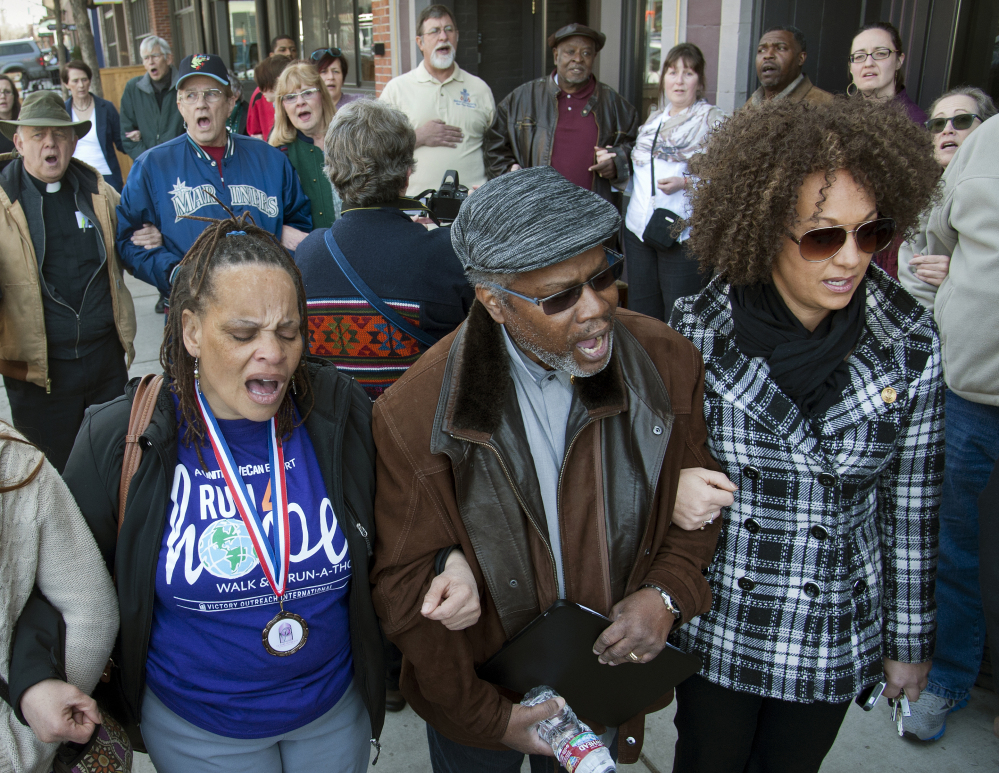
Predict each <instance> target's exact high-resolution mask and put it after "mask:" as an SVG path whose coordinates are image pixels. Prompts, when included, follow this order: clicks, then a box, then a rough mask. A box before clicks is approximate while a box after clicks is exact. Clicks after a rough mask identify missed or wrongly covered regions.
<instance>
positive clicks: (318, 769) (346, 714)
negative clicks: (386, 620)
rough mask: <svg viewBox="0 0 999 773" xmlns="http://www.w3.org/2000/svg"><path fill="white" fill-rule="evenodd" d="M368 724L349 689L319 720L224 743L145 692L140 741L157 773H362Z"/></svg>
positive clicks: (222, 738) (354, 691)
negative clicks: (289, 729) (143, 744)
mask: <svg viewBox="0 0 999 773" xmlns="http://www.w3.org/2000/svg"><path fill="white" fill-rule="evenodd" d="M370 737H371V721H370V719H369V718H368V711H367V709H366V708H365V707H364V701H362V700H361V695H360V693H359V692H358V691H357V688H356V687H355V686H354V685H353V684H351V685H350V687H349V688H348V689H347V692H346V693H344V696H343V697H342V698H341V699H340V700H339V701H338V702H337V704H336V705H335V706H334V707H333V708H332V709H330V710H329V711H327V712H326V713H325V714H323V716H321V717H319V719H316V720H313V721H312V722H310V723H309V724H307V725H305V726H303V727H300V728H298V729H297V730H292V731H291V732H290V733H284V734H283V735H276V736H273V737H271V738H226V737H225V736H222V735H216V734H215V733H209V732H208V731H207V730H202V729H201V728H200V727H195V726H194V725H192V724H191V723H190V722H188V721H187V720H185V719H181V718H180V717H179V716H177V715H176V714H174V713H173V712H172V711H170V709H168V708H167V707H166V706H164V705H163V702H162V701H160V699H159V698H157V697H156V696H155V695H153V693H152V692H151V691H150V690H149V689H148V688H146V692H145V694H144V695H143V699H142V738H143V740H145V742H146V750H147V751H148V752H149V756H150V758H151V759H152V761H153V764H154V765H155V766H156V770H157V772H158V773H232V772H233V771H239V773H282V772H283V773H300V771H309V772H310V773H323V772H324V771H329V772H330V773H364V771H366V770H367V769H368V756H369V751H370V748H371V747H370V745H369V742H368V739H369V738H370Z"/></svg>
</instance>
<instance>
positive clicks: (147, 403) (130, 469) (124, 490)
mask: <svg viewBox="0 0 999 773" xmlns="http://www.w3.org/2000/svg"><path fill="white" fill-rule="evenodd" d="M161 386H163V376H162V375H153V374H152V373H149V374H147V375H145V376H143V377H142V379H141V380H140V381H139V386H138V387H136V389H135V397H134V398H133V399H132V412H131V413H130V414H129V416H128V432H127V433H126V434H125V455H124V456H123V457H122V460H121V483H120V484H119V485H118V533H119V534H121V526H122V524H123V523H125V503H126V502H127V501H128V487H129V486H130V485H131V483H132V477H133V476H134V475H135V471H136V470H138V469H139V462H141V461H142V446H140V445H139V438H140V437H142V433H143V432H145V431H146V430H147V429H148V428H149V422H150V421H152V418H153V411H155V410H156V400H157V398H158V397H159V396H160V387H161Z"/></svg>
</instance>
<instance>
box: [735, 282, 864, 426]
mask: <svg viewBox="0 0 999 773" xmlns="http://www.w3.org/2000/svg"><path fill="white" fill-rule="evenodd" d="M865 287H866V283H865V282H864V281H861V283H860V286H859V287H858V288H857V290H856V292H854V294H853V297H852V298H851V299H850V302H849V303H848V304H847V305H846V307H845V308H842V309H840V310H839V311H834V312H832V313H831V314H829V315H828V316H827V317H826V318H825V319H823V320H822V321H821V322H820V323H819V325H818V327H816V328H815V330H814V332H811V333H810V332H808V330H807V329H806V328H805V326H804V325H802V324H801V322H799V321H798V318H797V317H795V316H794V314H793V313H792V312H791V310H790V309H789V308H788V307H787V304H786V303H784V299H783V298H781V297H780V293H779V292H778V291H777V288H776V287H775V286H774V285H773V284H772V283H767V284H759V285H750V286H744V287H735V286H733V287H732V288H731V289H730V290H729V294H728V297H729V300H730V301H731V302H732V322H733V323H734V325H735V343H736V346H738V347H739V349H740V350H741V351H742V353H743V354H745V355H746V356H747V357H763V358H764V359H766V361H767V364H768V365H769V366H770V377H771V378H772V379H773V380H774V382H775V383H776V384H777V386H779V387H780V388H781V391H782V392H784V394H786V395H787V396H788V397H790V398H791V399H792V400H794V402H795V404H796V405H797V406H798V408H800V409H801V412H802V413H803V414H804V415H805V416H808V417H809V418H810V417H812V416H816V415H818V414H820V413H822V412H823V411H825V410H826V409H827V408H829V407H830V406H831V405H834V404H835V403H836V401H837V400H839V398H840V397H841V395H842V394H843V390H844V389H845V388H846V385H847V384H848V383H849V382H850V368H849V366H848V365H847V364H846V358H847V357H848V356H849V354H850V352H852V351H853V349H854V348H855V347H856V345H857V342H858V341H859V340H860V334H861V333H862V332H863V329H864V309H865V307H866V303H867V302H866V298H867V293H866V291H865Z"/></svg>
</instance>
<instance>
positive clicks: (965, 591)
mask: <svg viewBox="0 0 999 773" xmlns="http://www.w3.org/2000/svg"><path fill="white" fill-rule="evenodd" d="M946 410H947V418H946V423H945V429H944V434H945V443H946V452H945V453H946V462H945V467H944V480H943V501H942V502H941V504H940V558H939V560H938V563H937V588H936V600H937V646H936V651H935V652H934V653H933V668H932V669H931V670H930V678H929V686H928V687H927V688H926V689H927V691H929V692H931V693H933V694H934V695H939V696H940V697H943V698H949V699H951V700H956V701H960V700H964V698H966V697H967V696H968V693H969V692H970V691H971V688H972V686H973V685H974V684H975V679H976V678H977V677H978V670H979V668H980V667H981V664H982V651H983V649H984V647H985V615H984V614H983V612H982V596H981V590H980V588H979V584H978V496H979V494H981V493H982V490H983V489H984V488H985V484H986V483H988V480H989V475H990V474H991V472H992V468H993V466H995V463H996V460H997V459H999V406H994V405H982V404H981V403H973V402H971V401H969V400H965V399H964V398H962V397H958V396H957V395H956V394H954V393H953V392H951V391H950V390H949V389H948V390H947V397H946Z"/></svg>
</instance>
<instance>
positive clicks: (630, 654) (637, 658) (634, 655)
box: [628, 652, 641, 663]
mask: <svg viewBox="0 0 999 773" xmlns="http://www.w3.org/2000/svg"><path fill="white" fill-rule="evenodd" d="M628 657H629V658H631V662H632V663H637V662H638V661H639V660H641V658H640V657H638V655H636V654H635V653H634V652H629V653H628Z"/></svg>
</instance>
